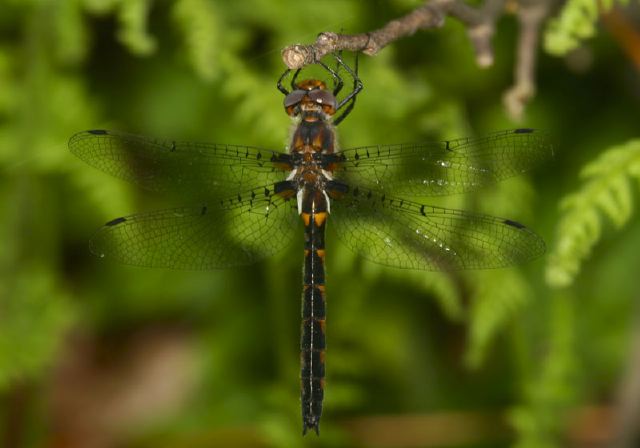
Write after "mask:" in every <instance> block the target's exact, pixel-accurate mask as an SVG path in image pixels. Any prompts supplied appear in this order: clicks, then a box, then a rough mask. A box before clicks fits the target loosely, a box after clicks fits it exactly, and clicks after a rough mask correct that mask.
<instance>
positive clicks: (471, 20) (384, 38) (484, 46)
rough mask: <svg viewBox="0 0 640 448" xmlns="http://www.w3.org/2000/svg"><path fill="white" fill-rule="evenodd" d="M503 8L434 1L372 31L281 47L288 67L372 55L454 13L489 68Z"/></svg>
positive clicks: (490, 0) (493, 0) (491, 2)
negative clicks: (338, 54)
mask: <svg viewBox="0 0 640 448" xmlns="http://www.w3.org/2000/svg"><path fill="white" fill-rule="evenodd" d="M503 7H504V0H487V1H486V2H485V4H484V5H483V6H482V7H481V8H474V7H472V6H469V5H467V4H466V3H464V2H463V1H461V0H431V1H428V2H426V3H425V4H424V5H422V6H420V7H418V8H416V9H414V10H413V11H411V12H410V13H409V14H407V15H405V16H404V17H401V18H399V19H396V20H392V21H390V22H389V23H387V24H386V25H385V26H383V27H382V28H380V29H378V30H375V31H371V32H369V33H362V34H353V35H349V34H337V33H332V32H324V33H320V34H319V35H318V38H317V39H316V41H315V42H314V43H313V44H311V45H302V44H296V45H290V46H288V47H286V48H285V49H283V50H282V60H283V61H284V63H285V65H286V66H287V67H289V68H291V69H298V68H302V67H304V66H306V65H309V64H314V63H316V62H318V61H319V60H320V59H322V58H323V57H324V56H325V55H327V54H329V53H332V52H335V51H340V50H348V51H354V52H362V53H364V54H366V55H369V56H373V55H375V54H376V53H378V52H379V51H380V50H382V49H383V48H384V47H385V46H387V45H388V44H389V43H391V42H393V41H395V40H398V39H400V38H401V37H405V36H410V35H412V34H414V33H415V32H416V31H418V30H425V29H430V28H437V27H440V26H442V25H443V24H444V19H445V17H446V16H452V17H455V18H457V19H458V20H460V21H461V22H463V23H464V24H466V25H467V27H468V30H469V31H468V33H469V38H470V39H471V42H472V44H473V47H474V50H475V53H476V62H477V63H478V65H479V66H481V67H488V66H490V65H491V64H493V47H492V45H491V38H492V37H493V34H494V30H495V22H496V20H497V18H498V17H499V16H500V14H501V13H502V11H503V9H504V8H503Z"/></svg>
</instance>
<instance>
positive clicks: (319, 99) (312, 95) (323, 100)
mask: <svg viewBox="0 0 640 448" xmlns="http://www.w3.org/2000/svg"><path fill="white" fill-rule="evenodd" d="M308 95H309V99H310V100H311V101H313V102H314V103H318V104H322V105H323V106H329V107H330V108H331V109H335V108H336V97H334V96H333V94H332V93H331V92H329V91H328V90H322V89H318V90H312V91H311V92H309V93H308Z"/></svg>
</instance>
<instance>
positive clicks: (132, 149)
mask: <svg viewBox="0 0 640 448" xmlns="http://www.w3.org/2000/svg"><path fill="white" fill-rule="evenodd" d="M69 148H70V150H71V152H73V153H74V154H75V155H76V156H78V157H79V158H80V159H82V160H84V161H85V162H87V163H88V164H89V165H92V166H94V167H95V168H98V169H100V170H102V171H104V172H106V173H108V174H111V175H113V176H116V177H119V178H121V179H124V180H126V181H129V182H132V183H135V184H138V185H140V186H142V187H144V188H146V189H148V190H154V191H170V192H188V193H189V194H190V195H191V197H193V196H196V197H207V196H208V197H211V196H224V195H227V194H232V193H233V192H236V191H242V190H248V189H251V188H254V187H256V186H259V185H266V184H269V183H275V182H277V181H278V180H283V179H284V178H285V177H286V171H283V169H284V167H283V166H282V164H280V165H278V163H277V161H282V160H283V159H282V158H283V157H284V158H286V157H288V156H287V155H285V154H282V153H279V152H276V151H270V150H265V149H259V148H252V147H248V146H234V145H222V144H216V143H195V142H176V141H169V140H158V139H153V138H149V137H144V136H139V135H132V134H126V133H123V132H116V131H106V130H92V131H84V132H79V133H78V134H75V135H74V136H73V137H71V139H70V140H69Z"/></svg>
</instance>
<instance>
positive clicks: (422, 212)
mask: <svg viewBox="0 0 640 448" xmlns="http://www.w3.org/2000/svg"><path fill="white" fill-rule="evenodd" d="M420 214H421V215H422V216H427V214H426V213H425V212H424V205H423V206H422V207H420Z"/></svg>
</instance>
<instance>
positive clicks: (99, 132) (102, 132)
mask: <svg viewBox="0 0 640 448" xmlns="http://www.w3.org/2000/svg"><path fill="white" fill-rule="evenodd" d="M87 132H88V133H89V134H93V135H105V134H106V133H107V131H105V130H104V129H91V130H90V131H87Z"/></svg>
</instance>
